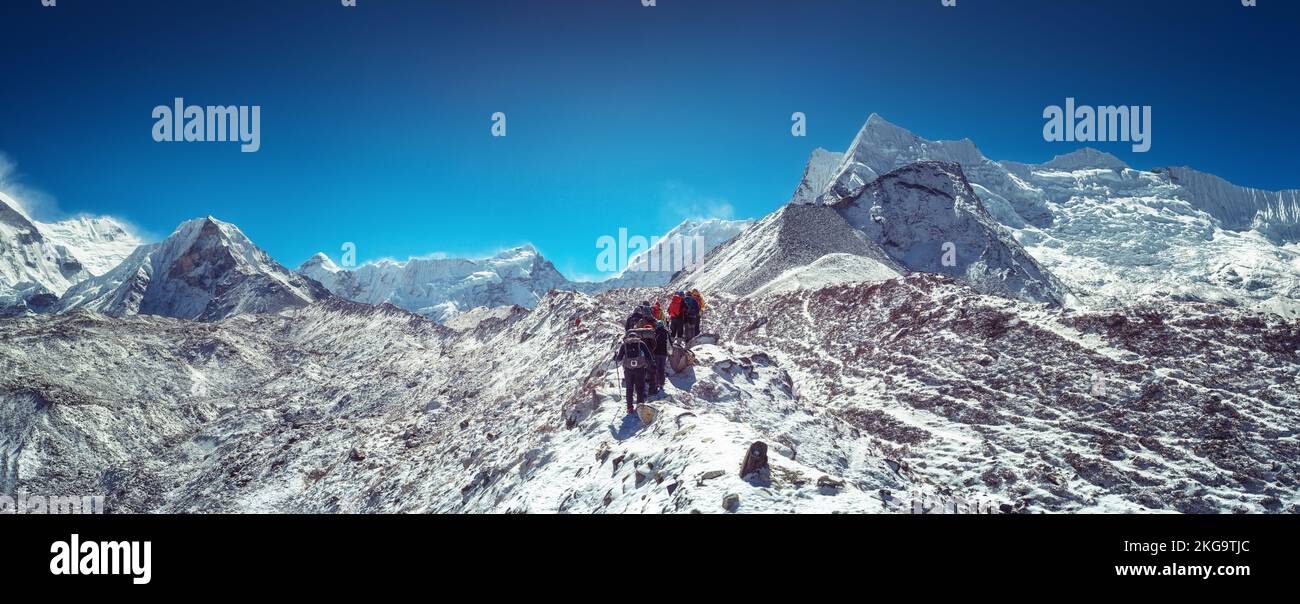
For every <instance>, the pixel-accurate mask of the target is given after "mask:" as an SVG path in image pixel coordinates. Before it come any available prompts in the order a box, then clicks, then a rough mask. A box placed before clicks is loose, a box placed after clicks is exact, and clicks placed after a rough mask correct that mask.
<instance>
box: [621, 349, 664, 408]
mask: <svg viewBox="0 0 1300 604" xmlns="http://www.w3.org/2000/svg"><path fill="white" fill-rule="evenodd" d="M614 362H615V363H622V364H623V388H624V389H626V391H627V412H628V413H632V412H633V411H635V410H636V408H635V407H633V406H632V396H633V393H635V395H636V402H637V404H640V403H644V402H645V397H646V380H647V378H650V377H652V375H653V372H654V351H652V350H650V347H649V346H646V344H645V342H642V341H641V340H640V338H629V339H627V340H624V341H623V343H622V344H619V346H618V352H615V353H614ZM633 364H635V365H637V366H635V367H633V366H630V365H633Z"/></svg>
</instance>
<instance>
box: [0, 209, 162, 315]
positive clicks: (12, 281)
mask: <svg viewBox="0 0 1300 604" xmlns="http://www.w3.org/2000/svg"><path fill="white" fill-rule="evenodd" d="M139 244H140V240H139V238H137V237H136V236H135V235H133V234H131V233H130V232H128V231H127V230H126V229H125V228H123V227H122V225H120V224H118V223H117V222H116V221H114V220H113V219H111V218H90V217H81V218H74V219H71V220H66V221H62V222H53V223H43V222H39V221H36V220H33V219H32V218H31V217H30V216H28V215H27V214H26V213H25V212H24V211H23V210H22V207H21V206H20V205H19V204H18V203H16V202H15V201H14V200H13V199H11V198H9V197H8V196H6V195H5V194H3V193H0V309H9V312H12V311H14V310H21V309H23V308H28V307H30V308H33V309H38V310H39V309H44V308H46V307H48V306H49V305H50V304H51V303H53V301H54V300H55V299H56V298H58V296H59V295H61V294H63V292H65V291H67V289H68V288H69V287H71V286H72V285H74V284H76V283H78V282H80V281H82V280H84V279H87V278H89V277H91V276H94V275H100V274H103V273H104V272H106V271H108V270H109V269H111V268H112V267H113V266H116V265H117V263H119V262H121V261H122V260H123V259H125V258H126V257H127V256H128V255H130V253H131V251H132V250H134V249H135V247H136V246H137V245H139ZM3 312H5V311H3V310H0V313H3Z"/></svg>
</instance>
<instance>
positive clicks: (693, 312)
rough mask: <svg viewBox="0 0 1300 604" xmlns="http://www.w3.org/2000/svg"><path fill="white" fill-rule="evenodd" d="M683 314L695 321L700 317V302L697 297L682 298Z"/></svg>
mask: <svg viewBox="0 0 1300 604" xmlns="http://www.w3.org/2000/svg"><path fill="white" fill-rule="evenodd" d="M682 314H683V315H685V316H686V318H687V319H694V318H696V317H698V316H700V301H699V300H696V299H695V296H686V297H685V298H682Z"/></svg>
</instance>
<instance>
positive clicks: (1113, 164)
mask: <svg viewBox="0 0 1300 604" xmlns="http://www.w3.org/2000/svg"><path fill="white" fill-rule="evenodd" d="M1042 167H1044V168H1051V169H1055V170H1067V171H1069V170H1084V169H1089V168H1103V169H1110V170H1126V169H1128V167H1129V166H1128V164H1126V163H1124V161H1123V160H1121V159H1120V158H1118V157H1115V156H1114V155H1111V154H1109V153H1106V152H1105V151H1098V150H1096V149H1093V148H1092V147H1083V148H1082V149H1078V150H1075V151H1071V152H1069V153H1066V154H1065V155H1057V156H1056V157H1054V158H1052V161H1049V162H1047V163H1044V164H1042Z"/></svg>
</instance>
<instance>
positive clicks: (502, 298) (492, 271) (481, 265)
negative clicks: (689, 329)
mask: <svg viewBox="0 0 1300 604" xmlns="http://www.w3.org/2000/svg"><path fill="white" fill-rule="evenodd" d="M749 224H750V221H745V220H721V219H705V220H695V219H691V220H686V221H683V222H682V223H681V224H679V225H677V226H676V227H674V228H673V229H672V230H670V231H668V233H666V234H664V236H663V237H661V238H660V239H659V241H658V242H657V243H656V244H655V245H654V246H652V247H651V248H650V249H647V250H644V251H642V252H640V253H638V254H636V255H633V256H632V257H631V258H629V259H628V267H629V268H628V269H627V270H624V271H622V272H620V273H618V274H617V275H615V276H613V277H611V278H609V279H606V280H604V281H599V282H579V281H570V280H569V279H568V278H566V277H564V275H562V274H560V272H559V271H557V270H556V269H555V266H554V265H553V264H551V262H550V261H549V260H547V259H546V258H545V257H543V256H542V255H541V253H540V252H538V251H537V249H536V248H534V247H533V246H531V245H524V246H521V247H517V248H513V249H509V250H506V251H504V252H501V253H500V254H497V255H495V256H492V257H489V258H481V259H473V258H411V259H409V260H406V261H405V262H397V261H393V260H381V261H378V262H371V263H366V264H363V265H361V266H359V267H357V268H353V269H344V268H340V267H339V266H338V265H337V264H335V263H334V262H333V261H331V260H330V258H329V257H328V256H326V255H325V254H316V255H315V256H313V257H312V258H311V259H309V260H308V261H307V262H305V263H303V265H302V266H301V267H299V268H298V272H300V273H302V274H304V275H307V276H308V277H311V278H312V279H315V280H316V281H319V282H320V283H321V284H323V285H324V286H325V287H326V288H327V289H329V290H330V291H331V292H333V293H334V294H335V295H338V296H342V297H344V298H347V299H349V300H354V301H357V302H365V303H368V304H380V303H384V302H387V303H390V304H393V305H394V306H397V307H399V308H403V309H406V310H409V311H411V312H414V313H416V314H419V315H423V316H425V317H428V318H432V319H434V320H436V321H440V322H445V321H448V320H450V319H452V318H453V317H455V316H457V315H458V314H460V313H463V312H466V311H468V310H470V309H474V308H478V307H487V308H493V307H499V306H511V305H517V306H521V307H524V308H532V307H533V306H535V305H536V304H537V301H538V300H540V299H541V298H542V296H544V295H546V292H548V291H551V290H553V289H558V290H569V291H582V292H586V293H599V292H603V291H607V290H610V289H614V288H629V287H659V286H663V285H665V284H667V283H668V281H669V280H670V279H672V276H673V274H674V273H676V272H677V271H676V270H672V267H673V266H675V265H674V262H675V260H673V261H671V262H670V261H669V259H673V258H675V257H676V256H675V253H674V251H673V248H672V246H673V245H684V244H681V243H680V242H683V241H689V242H690V243H689V245H691V246H694V245H695V238H696V237H699V238H701V240H702V241H703V244H704V245H703V253H707V252H708V251H710V250H712V249H713V248H714V247H716V246H717V245H719V244H721V243H723V242H725V241H727V240H728V239H731V238H732V237H734V236H735V235H736V233H739V232H740V231H743V230H744V229H745V228H746V227H747V226H749ZM675 242H676V243H675ZM652 257H653V258H656V260H651V258H652ZM659 267H664V268H667V269H669V270H642V269H643V268H644V269H654V268H659Z"/></svg>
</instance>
